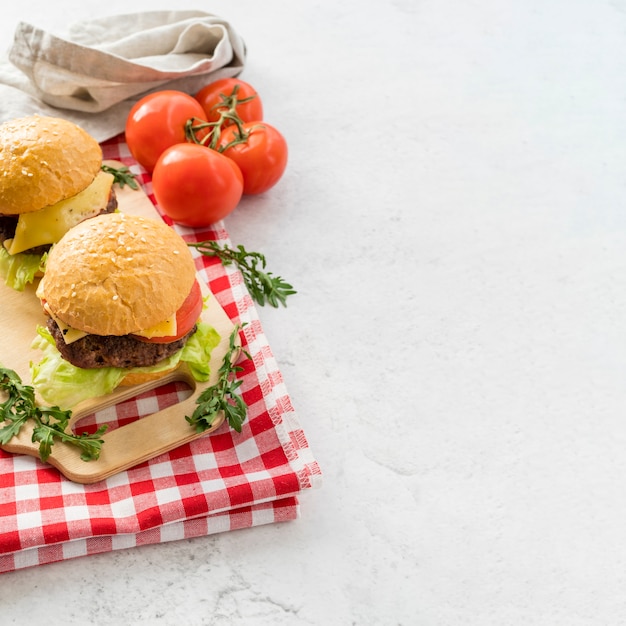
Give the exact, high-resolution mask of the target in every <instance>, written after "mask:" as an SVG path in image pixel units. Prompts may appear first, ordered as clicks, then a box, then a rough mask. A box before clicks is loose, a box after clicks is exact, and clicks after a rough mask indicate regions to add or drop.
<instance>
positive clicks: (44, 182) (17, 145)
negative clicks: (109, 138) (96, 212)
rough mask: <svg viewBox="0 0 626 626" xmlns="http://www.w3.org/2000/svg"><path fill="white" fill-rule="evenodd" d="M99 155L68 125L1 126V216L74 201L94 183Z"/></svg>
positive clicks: (52, 121)
mask: <svg viewBox="0 0 626 626" xmlns="http://www.w3.org/2000/svg"><path fill="white" fill-rule="evenodd" d="M101 165H102V149H101V148H100V145H99V144H98V142H97V141H96V140H95V139H94V138H93V137H92V136H91V135H89V134H88V133H87V132H86V131H85V130H83V129H82V128H80V127H79V126H77V125H76V124H73V123H72V122H69V121H67V120H64V119H61V118H56V117H46V116H40V115H31V116H28V117H22V118H18V119H14V120H10V121H7V122H4V123H3V124H1V125H0V173H1V174H0V214H4V215H16V214H20V213H29V212H32V211H38V210H39V209H43V208H44V207H47V206H50V205H53V204H56V203H57V202H60V201H61V200H64V199H66V198H70V197H72V196H75V195H76V194H77V193H78V192H80V191H82V190H83V189H85V188H86V187H87V186H88V185H89V184H90V183H91V182H92V181H93V179H94V178H95V177H96V175H97V174H98V172H99V171H100V167H101Z"/></svg>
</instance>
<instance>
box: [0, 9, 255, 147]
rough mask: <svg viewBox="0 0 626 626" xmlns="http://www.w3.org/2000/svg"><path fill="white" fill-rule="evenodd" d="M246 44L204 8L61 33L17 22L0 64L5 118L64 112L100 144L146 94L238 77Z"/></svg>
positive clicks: (100, 22) (128, 17)
mask: <svg viewBox="0 0 626 626" xmlns="http://www.w3.org/2000/svg"><path fill="white" fill-rule="evenodd" d="M245 56H246V49H245V44H244V42H243V40H242V38H241V37H240V36H239V34H238V33H237V32H236V31H235V30H234V28H233V27H232V26H231V25H230V24H229V23H228V22H227V21H226V20H224V19H222V18H220V17H218V16H216V15H212V14H210V13H205V12H202V11H148V12H143V13H129V14H125V15H114V16H109V17H103V18H98V19H94V20H89V21H83V22H78V23H76V24H73V25H72V26H70V27H69V29H68V31H67V34H66V35H65V36H64V37H60V36H57V35H53V34H51V33H49V32H46V31H45V30H42V29H40V28H38V27H36V26H33V25H32V24H28V23H24V22H21V23H19V24H18V26H17V28H16V31H15V37H14V41H13V45H12V47H11V48H10V50H9V51H8V57H7V59H6V60H5V61H4V62H3V63H0V122H1V121H5V120H6V119H11V118H13V117H20V116H22V115H28V114H32V113H41V114H42V115H56V116H59V117H65V118H67V119H70V120H72V121H74V122H75V123H77V124H80V125H81V126H83V127H84V128H85V129H86V130H87V131H88V132H90V133H91V134H92V135H93V136H94V137H96V139H98V140H99V141H103V140H105V139H108V138H110V137H113V136H115V135H116V134H118V133H120V132H121V131H122V130H123V129H124V123H125V120H126V116H127V115H128V111H129V110H130V108H131V107H132V105H133V104H134V102H136V101H137V100H138V99H139V98H140V97H141V96H142V95H144V94H146V93H149V92H151V91H156V90H159V89H178V90H181V91H185V92H187V93H194V92H195V91H197V90H198V89H200V87H201V86H203V85H204V84H206V83H208V82H211V81H213V80H217V79H218V78H222V77H225V76H236V75H237V74H239V73H240V72H241V71H242V69H243V67H244V64H245Z"/></svg>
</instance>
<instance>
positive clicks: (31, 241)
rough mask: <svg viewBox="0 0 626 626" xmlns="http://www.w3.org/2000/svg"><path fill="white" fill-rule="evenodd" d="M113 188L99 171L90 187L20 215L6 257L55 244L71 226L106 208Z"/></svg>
mask: <svg viewBox="0 0 626 626" xmlns="http://www.w3.org/2000/svg"><path fill="white" fill-rule="evenodd" d="M112 185H113V175H112V174H108V173H106V172H102V171H101V172H100V173H99V174H98V175H97V176H96V178H95V179H94V180H93V182H92V183H91V185H89V187H87V189H84V190H83V191H81V192H80V193H78V194H76V195H75V196H72V197H71V198H67V199H66V200H61V202H57V203H56V204H53V205H51V206H49V207H45V208H44V209H41V210H40V211H33V212H32V213H23V214H22V215H20V217H19V219H18V222H17V227H16V228H15V237H14V238H13V239H12V240H10V245H8V242H5V244H6V247H7V250H8V252H9V254H17V253H18V252H23V251H24V250H28V249H29V248H35V247H36V246H43V245H48V244H53V243H56V242H57V241H59V240H60V239H61V237H63V235H64V234H65V233H66V232H67V231H68V230H69V229H70V228H72V227H73V226H76V224H79V223H80V222H82V221H84V220H86V219H87V218H89V217H94V216H95V215H97V214H98V213H99V212H100V211H101V210H102V209H103V208H104V207H106V205H107V202H108V200H109V194H110V193H111V186H112Z"/></svg>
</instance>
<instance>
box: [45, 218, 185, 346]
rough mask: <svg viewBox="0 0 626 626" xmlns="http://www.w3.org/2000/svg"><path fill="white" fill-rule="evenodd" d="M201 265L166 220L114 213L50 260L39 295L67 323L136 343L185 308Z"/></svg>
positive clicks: (73, 234) (79, 232) (81, 229)
mask: <svg viewBox="0 0 626 626" xmlns="http://www.w3.org/2000/svg"><path fill="white" fill-rule="evenodd" d="M194 281H195V264H194V261H193V258H192V256H191V252H190V251H189V247H188V246H187V244H186V243H185V241H184V240H183V239H182V237H181V236H180V235H179V234H178V233H177V232H176V231H174V229H173V228H171V227H170V226H168V225H167V224H166V223H165V222H163V221H161V220H159V219H150V218H144V217H136V216H132V215H125V214H123V213H111V214H104V215H99V216H97V217H94V218H92V219H89V220H86V221H85V222H82V223H81V224H79V225H78V226H75V227H74V228H72V229H71V230H70V231H69V232H68V233H67V234H66V235H65V236H64V237H63V238H62V239H61V241H60V242H59V243H57V244H56V245H55V246H54V247H53V248H52V250H51V251H50V254H49V256H48V261H47V264H46V274H45V276H44V278H43V279H42V281H41V283H40V286H39V289H38V293H39V295H40V296H41V297H42V299H43V300H45V301H46V303H47V305H48V307H49V308H50V311H51V312H52V313H53V315H55V316H56V317H58V318H59V319H60V320H61V321H62V322H64V323H65V324H67V325H69V326H71V327H72V328H75V329H77V330H82V331H84V332H87V333H90V334H94V335H118V336H121V335H128V334H132V333H136V332H138V331H141V330H146V329H148V328H151V327H153V326H155V325H156V324H159V323H160V322H163V321H164V320H166V319H168V318H169V317H171V316H172V315H174V314H175V313H176V311H177V310H178V309H179V308H180V307H181V306H182V304H183V302H184V301H185V299H186V298H187V296H188V295H189V292H190V291H191V288H192V286H193V283H194Z"/></svg>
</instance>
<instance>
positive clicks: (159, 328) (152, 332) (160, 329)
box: [133, 315, 176, 339]
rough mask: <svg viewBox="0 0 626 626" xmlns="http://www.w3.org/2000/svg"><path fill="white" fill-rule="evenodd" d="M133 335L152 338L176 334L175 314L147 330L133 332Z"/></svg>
mask: <svg viewBox="0 0 626 626" xmlns="http://www.w3.org/2000/svg"><path fill="white" fill-rule="evenodd" d="M133 335H139V336H140V337H145V338H146V339H152V338H153V337H173V336H174V335H176V316H175V315H174V316H173V317H170V318H169V319H167V320H165V321H164V322H160V323H158V324H156V325H155V326H153V327H152V328H148V329H147V330H141V331H139V332H136V333H133Z"/></svg>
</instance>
